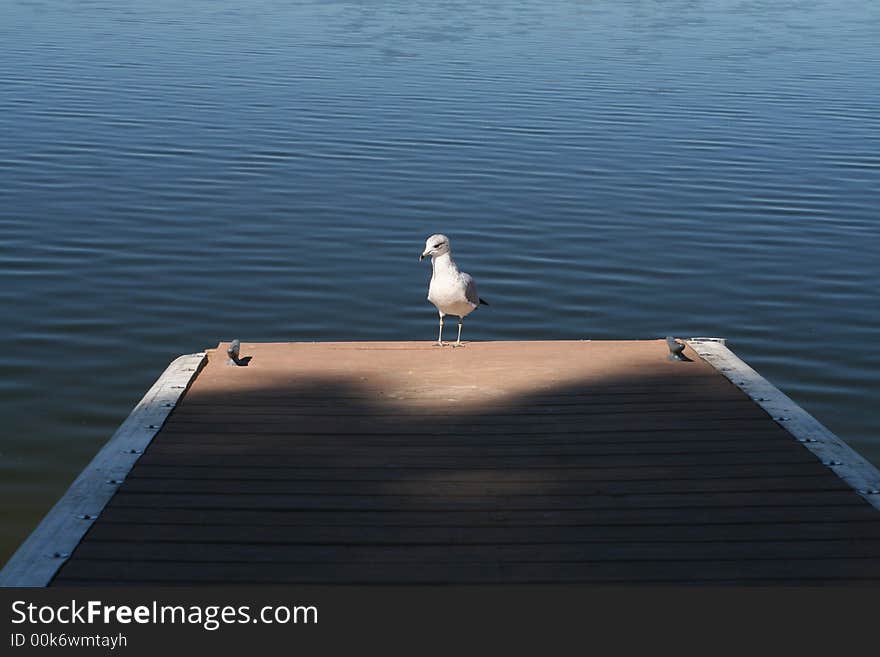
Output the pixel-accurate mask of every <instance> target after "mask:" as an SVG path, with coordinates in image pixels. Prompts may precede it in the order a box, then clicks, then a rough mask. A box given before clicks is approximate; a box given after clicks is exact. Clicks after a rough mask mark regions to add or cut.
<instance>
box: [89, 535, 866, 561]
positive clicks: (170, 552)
mask: <svg viewBox="0 0 880 657" xmlns="http://www.w3.org/2000/svg"><path fill="white" fill-rule="evenodd" d="M123 554H124V555H125V556H126V558H128V559H130V560H133V561H144V562H153V561H177V562H186V561H188V562H192V563H200V562H201V561H203V560H204V559H205V555H210V560H211V561H213V562H226V563H234V562H270V563H303V564H322V563H349V564H352V563H362V564H363V563H449V564H462V563H474V562H483V563H506V562H547V561H556V562H583V561H604V562H614V561H630V560H634V559H638V560H647V559H651V560H663V561H679V560H686V559H694V560H700V561H704V560H712V559H742V560H747V559H808V558H810V559H845V558H866V557H868V558H869V557H876V556H877V554H880V539H872V540H860V541H854V540H848V539H838V540H816V541H803V542H797V541H737V542H733V541H702V542H678V541H667V542H654V543H642V542H629V543H627V542H586V543H571V542H564V543H541V544H535V543H529V544H519V545H511V544H505V543H499V544H491V543H482V544H467V545H464V544H455V545H435V544H425V545H303V544H297V543H273V544H261V545H254V544H251V543H247V542H245V543H199V542H161V541H144V542H139V543H132V542H130V541H88V542H87V543H85V544H84V545H83V546H82V548H81V549H80V550H79V551H78V553H77V557H78V558H80V559H90V560H92V559H93V560H109V561H113V560H118V559H119V557H120V555H123Z"/></svg>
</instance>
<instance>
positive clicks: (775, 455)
mask: <svg viewBox="0 0 880 657" xmlns="http://www.w3.org/2000/svg"><path fill="white" fill-rule="evenodd" d="M255 451H258V450H255V448H254V447H252V446H249V445H246V444H236V445H185V444H178V443H175V444H173V445H168V444H164V443H156V444H154V445H152V446H151V449H150V453H151V454H154V455H155V456H157V457H158V456H171V457H177V456H201V455H208V456H212V457H216V456H228V457H233V458H237V457H239V456H254V452H255ZM263 454H265V455H270V454H274V455H276V456H277V457H278V459H279V461H280V459H281V458H283V457H285V456H287V457H289V458H290V461H291V462H295V463H296V465H297V467H300V468H309V467H315V468H320V467H325V468H326V467H348V468H382V467H385V468H428V469H430V468H480V467H487V466H491V467H496V468H522V467H524V466H530V467H535V468H553V467H556V468H590V467H592V468H616V467H659V466H665V465H674V466H695V467H700V466H731V465H745V464H748V465H751V464H755V465H758V464H764V463H777V464H783V463H816V462H817V459H816V457H815V456H814V455H813V454H811V453H810V452H808V451H807V450H805V449H803V448H802V447H801V446H800V445H797V444H795V445H792V447H791V448H790V449H781V450H774V451H772V452H758V453H749V452H746V453H737V452H734V453H727V454H712V453H709V454H706V453H703V454H700V453H696V454H693V453H689V454H652V455H642V454H611V455H605V456H603V457H601V458H598V457H596V456H594V455H591V454H556V455H554V454H552V453H544V454H538V455H508V454H504V455H498V454H495V455H491V456H489V455H484V454H481V453H480V450H479V446H477V445H475V446H474V449H473V450H472V451H471V452H470V453H464V454H459V455H457V456H446V455H442V454H427V455H412V454H398V453H396V452H394V450H386V451H384V452H380V453H374V452H349V451H346V450H340V451H339V452H337V453H331V454H314V453H311V454H310V453H302V452H300V451H297V449H296V447H295V446H292V447H291V448H290V449H285V448H282V447H279V448H278V449H277V450H265V451H263ZM242 465H243V464H242Z"/></svg>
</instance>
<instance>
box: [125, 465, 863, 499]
mask: <svg viewBox="0 0 880 657" xmlns="http://www.w3.org/2000/svg"><path fill="white" fill-rule="evenodd" d="M229 470H230V471H229V473H228V474H227V475H226V476H224V474H223V473H220V472H216V471H214V470H210V469H205V468H179V467H175V466H171V467H167V468H166V467H163V466H144V467H142V468H140V469H139V470H138V471H137V472H136V473H133V474H132V475H130V476H129V478H128V483H127V484H126V488H125V489H124V490H125V491H130V490H132V489H131V488H129V487H128V486H129V484H131V485H133V484H134V483H135V482H137V481H141V482H145V483H144V485H149V484H147V483H146V482H152V481H153V480H156V479H159V480H162V479H183V480H192V481H211V482H217V484H218V485H220V484H223V485H226V486H227V487H230V486H239V485H246V483H247V482H258V483H259V482H283V483H285V484H293V485H295V486H305V485H308V484H310V483H314V484H317V485H319V486H326V487H329V488H331V489H332V490H334V491H336V492H339V491H340V490H344V489H345V488H346V487H348V488H349V489H351V487H352V486H356V485H361V486H363V485H365V484H372V485H374V486H383V487H384V486H389V485H392V486H393V485H397V484H400V485H402V486H413V485H425V484H426V483H429V484H430V485H432V486H447V487H450V488H455V490H456V491H458V492H463V491H467V490H474V489H475V488H481V487H485V486H498V487H505V486H507V487H509V486H517V487H522V486H523V485H535V484H538V485H546V486H553V487H563V488H569V489H580V490H583V489H584V488H586V487H591V488H592V489H593V490H599V491H602V492H603V493H606V494H611V495H616V494H632V493H641V494H644V495H656V494H664V493H722V492H725V491H741V492H756V493H757V492H764V491H801V492H811V491H812V492H818V491H825V490H833V491H845V492H848V491H849V490H850V489H849V487H848V486H847V485H846V484H845V483H844V482H842V481H840V480H839V479H837V478H835V477H833V476H828V475H827V474H824V473H823V474H821V475H818V476H814V475H805V476H788V477H774V478H771V479H767V478H763V477H758V478H756V477H740V478H728V479H717V478H716V479H672V478H668V477H666V478H656V479H642V480H630V481H626V480H624V481H615V480H610V481H609V480H603V479H588V478H581V479H578V478H572V477H565V476H560V475H559V473H557V474H556V476H552V475H544V476H541V474H540V473H538V475H537V476H533V477H531V478H529V477H527V476H525V475H521V474H517V473H506V472H504V471H503V470H495V471H493V473H492V475H490V476H481V477H480V478H479V479H476V480H474V479H471V478H467V477H460V476H459V477H458V479H456V478H455V477H451V478H449V479H439V478H438V477H436V476H432V477H431V478H430V481H429V482H426V480H425V479H424V478H422V477H401V476H395V475H394V474H392V475H390V476H388V477H386V478H384V479H336V480H332V481H330V480H326V479H317V480H310V479H306V478H296V477H290V476H286V475H285V473H284V471H283V470H282V471H280V473H279V474H275V473H276V471H274V470H267V469H265V468H261V469H256V470H255V471H254V472H249V471H244V472H242V471H239V470H233V469H229ZM267 473H268V474H267ZM525 474H531V473H525Z"/></svg>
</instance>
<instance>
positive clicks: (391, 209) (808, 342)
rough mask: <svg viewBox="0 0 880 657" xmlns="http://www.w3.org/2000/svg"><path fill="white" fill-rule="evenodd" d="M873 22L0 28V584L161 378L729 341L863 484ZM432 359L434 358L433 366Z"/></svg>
mask: <svg viewBox="0 0 880 657" xmlns="http://www.w3.org/2000/svg"><path fill="white" fill-rule="evenodd" d="M878 44H880V3H877V2H873V1H872V0H862V1H855V0H853V1H841V0H827V1H815V2H779V1H767V2H759V1H752V2H731V1H729V0H707V1H705V2H638V1H622V0H616V1H611V0H596V1H595V2H576V1H573V0H571V1H567V0H544V1H543V2H516V1H513V2H511V1H498V2H413V1H406V2H404V1H386V2H383V1H381V0H374V1H370V0H364V1H362V2H327V1H318V2H282V1H280V0H279V1H269V0H250V1H248V2H244V1H241V2H231V1H220V0H210V1H209V0H152V1H151V2H143V3H128V2H118V1H117V0H94V1H89V2H86V1H84V0H77V1H74V0H56V1H52V2H48V1H47V2H37V1H29V2H20V1H16V0H0V277H2V280H0V308H2V309H3V310H2V316H3V321H2V327H3V341H2V343H0V344H2V346H3V354H2V375H0V412H2V414H3V417H4V422H3V426H2V429H0V432H2V433H0V436H2V443H0V509H2V517H3V522H2V523H0V562H2V561H3V560H4V558H5V557H6V556H8V554H10V553H11V551H12V550H13V549H14V548H15V546H16V545H17V544H18V543H19V542H20V541H21V539H22V538H23V537H24V536H26V535H27V533H28V532H29V531H30V530H31V529H32V528H33V526H34V525H35V524H36V523H37V522H38V521H39V519H40V518H41V517H42V515H43V514H44V513H45V512H46V511H47V510H48V508H49V507H50V506H51V504H52V503H53V502H54V501H55V500H56V499H57V497H58V496H59V495H60V494H61V493H62V492H63V491H64V489H65V488H66V487H67V486H68V484H69V483H70V481H72V479H73V478H74V476H75V475H76V474H77V473H78V472H79V470H80V469H81V468H82V467H83V466H84V465H85V464H86V463H87V462H88V461H89V460H90V459H91V457H92V456H93V455H94V453H95V452H96V451H97V449H98V448H99V447H100V445H102V444H103V442H104V441H105V440H106V439H107V438H108V437H109V436H110V434H111V433H112V431H113V429H114V428H115V427H116V426H117V425H118V424H119V423H120V422H121V420H122V419H123V418H124V417H125V416H126V415H127V414H128V412H129V410H130V409H131V407H132V406H133V405H134V404H135V403H136V402H137V400H138V399H139V398H140V397H141V395H142V394H143V392H144V391H145V390H146V389H147V387H148V386H149V385H150V384H151V383H152V381H153V380H154V379H155V378H156V377H157V376H158V375H159V373H160V372H161V370H162V369H164V367H165V365H166V364H167V363H168V362H169V361H170V360H171V359H172V358H173V357H174V356H176V355H177V354H180V353H187V352H193V351H197V350H200V349H202V348H205V347H210V346H214V345H215V344H216V343H217V342H218V341H219V340H221V339H230V338H233V337H239V338H242V339H243V340H247V341H262V340H275V341H292V340H379V339H381V340H425V341H429V340H433V339H434V338H435V328H436V315H435V314H434V310H433V308H432V307H431V306H429V305H428V303H427V301H426V300H425V293H426V284H427V279H428V276H429V271H428V270H429V266H428V265H427V264H426V263H421V264H420V263H419V262H418V254H419V253H420V252H421V249H422V247H423V244H424V239H425V237H426V236H427V235H429V234H431V233H434V232H444V233H446V234H448V235H449V236H450V237H451V238H452V245H453V250H454V252H455V255H456V259H457V260H458V262H459V264H460V265H461V266H462V268H463V269H464V270H466V271H470V272H471V273H472V274H473V275H474V276H475V277H476V279H477V281H478V284H479V288H480V294H481V296H483V297H484V298H486V299H488V300H489V301H490V303H491V304H492V305H491V306H490V307H489V308H482V309H481V310H480V311H479V312H477V313H475V314H474V315H472V316H471V317H470V318H468V321H467V322H466V323H465V334H464V337H465V339H469V340H502V339H536V338H541V339H554V338H593V339H603V338H644V337H657V336H664V335H667V334H675V335H679V336H691V335H715V336H726V337H727V338H728V339H729V344H730V346H731V347H732V348H733V349H734V350H735V351H736V352H737V353H738V354H739V355H740V356H742V357H743V358H745V359H746V360H747V361H748V362H749V363H750V364H752V365H753V366H755V367H756V368H757V369H758V370H759V371H760V372H761V373H762V374H764V375H765V376H766V377H767V378H769V379H770V380H771V381H773V382H774V383H775V384H776V385H777V386H779V387H780V388H782V389H783V390H784V391H785V392H787V393H788V394H790V395H791V396H793V397H794V398H795V400H797V401H798V402H799V403H800V404H801V405H803V406H804V407H805V408H806V409H807V410H809V411H810V412H812V413H813V414H815V415H816V416H817V417H818V418H819V419H820V420H822V421H823V422H824V423H825V424H827V425H828V426H829V427H830V428H831V429H833V430H834V431H835V432H837V433H838V434H839V435H840V436H841V437H843V438H844V439H846V440H847V441H848V442H849V443H850V444H852V445H853V446H854V447H856V448H857V449H858V450H860V451H861V452H862V453H863V454H865V455H866V456H868V457H869V458H871V459H872V460H873V461H874V462H875V463H880V414H878V412H877V406H878V401H880V400H878V396H877V385H876V384H877V372H878V371H880V350H878V349H877V348H876V346H877V339H878V337H880V335H878V328H877V327H878V321H877V319H878V310H877V309H878V308H880V303H878V301H880V299H878V289H880V267H878V264H880V215H878V208H880V109H878V108H880V46H878ZM450 335H451V334H450Z"/></svg>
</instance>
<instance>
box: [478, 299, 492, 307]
mask: <svg viewBox="0 0 880 657" xmlns="http://www.w3.org/2000/svg"><path fill="white" fill-rule="evenodd" d="M477 305H479V306H488V305H489V302H488V301H486V300H485V299H480V303H478V304H477Z"/></svg>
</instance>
